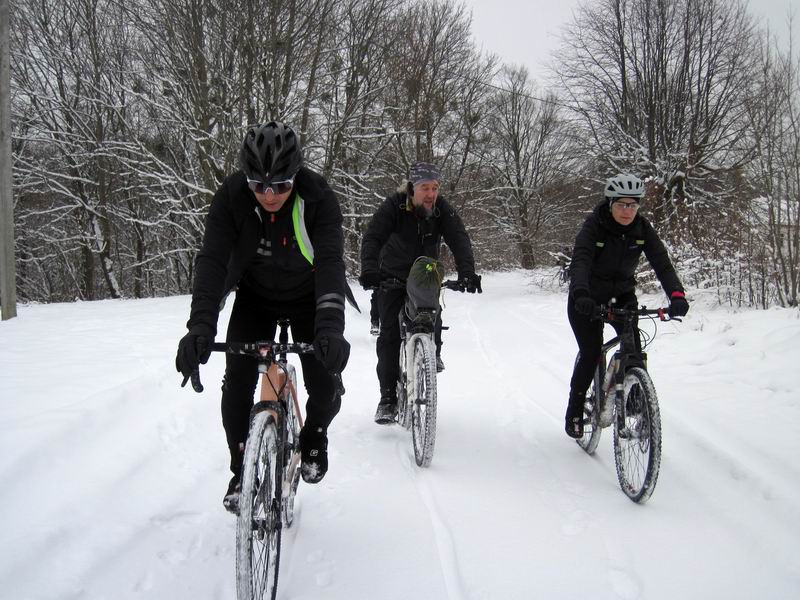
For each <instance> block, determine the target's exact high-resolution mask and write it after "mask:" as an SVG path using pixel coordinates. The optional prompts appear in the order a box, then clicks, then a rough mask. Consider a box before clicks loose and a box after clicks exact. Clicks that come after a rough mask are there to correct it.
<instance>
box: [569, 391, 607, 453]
mask: <svg viewBox="0 0 800 600" xmlns="http://www.w3.org/2000/svg"><path fill="white" fill-rule="evenodd" d="M601 393H602V391H601ZM610 401H611V400H610V399H608V398H606V402H610ZM599 414H600V404H599V402H598V401H597V387H596V386H595V384H594V383H592V388H591V390H590V395H589V396H587V397H586V402H585V403H584V405H583V437H581V438H578V439H577V440H575V442H576V443H577V444H578V446H580V447H581V448H583V449H584V450H585V451H586V454H594V451H595V450H597V445H598V444H599V443H600V434H601V433H602V431H603V430H602V428H601V427H600V423H599V421H598V418H597V417H598V415H599Z"/></svg>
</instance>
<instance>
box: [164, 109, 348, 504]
mask: <svg viewBox="0 0 800 600" xmlns="http://www.w3.org/2000/svg"><path fill="white" fill-rule="evenodd" d="M239 166H240V169H241V170H239V171H236V172H235V173H233V174H232V175H230V176H228V177H226V178H225V180H224V181H223V182H222V185H221V186H220V187H219V189H218V190H217V192H216V194H215V195H214V199H213V200H212V202H211V207H210V209H209V212H208V217H207V219H206V228H205V233H204V235H203V247H202V249H201V250H200V253H199V254H198V255H197V262H196V265H195V276H194V286H193V291H192V307H191V314H190V317H189V321H188V322H187V324H186V325H187V327H188V329H189V333H187V334H186V335H185V336H184V337H183V338H182V339H181V340H180V344H179V345H178V354H177V357H176V359H175V365H176V368H177V369H178V371H180V372H181V373H182V374H183V375H184V377H188V376H189V375H190V374H191V373H192V372H193V371H194V370H195V369H197V367H198V365H199V364H200V363H203V364H205V362H206V361H207V360H208V357H209V354H210V348H209V345H210V344H211V343H212V342H213V340H214V336H215V335H216V333H217V318H218V316H219V311H220V310H221V308H222V304H223V303H224V299H225V297H226V295H227V294H228V293H229V292H231V291H233V290H234V289H235V290H236V299H235V301H234V303H233V309H232V311H231V316H230V321H229V323H228V331H227V336H226V339H227V341H228V342H254V341H257V340H271V339H273V337H274V335H275V329H276V324H277V320H278V319H279V318H288V319H289V320H290V322H291V329H292V337H293V339H294V341H295V342H307V343H311V342H313V344H314V349H315V355H316V356H312V355H300V362H301V364H302V369H303V379H304V381H305V385H306V389H307V390H308V401H307V404H306V413H307V416H306V422H305V426H304V427H303V429H302V431H301V432H300V447H301V456H302V462H301V473H302V475H303V479H304V480H305V481H306V482H308V483H317V482H318V481H320V480H321V479H322V477H323V476H324V475H325V473H326V471H327V469H328V454H327V445H328V438H327V428H328V425H329V424H330V423H331V421H332V420H333V418H334V416H335V415H336V414H337V413H338V412H339V408H340V406H341V399H340V398H339V395H338V393H337V391H336V390H337V386H336V383H335V380H334V374H338V373H341V371H342V369H344V367H345V365H346V364H347V359H348V357H349V354H350V345H349V344H348V343H347V341H346V340H345V339H344V336H343V333H344V304H345V295H346V294H349V289H348V288H347V282H346V280H345V268H344V259H343V252H344V236H343V232H342V213H341V210H340V209H339V202H338V200H337V199H336V196H335V195H334V193H333V191H332V190H331V188H330V187H329V186H328V183H327V182H326V181H325V179H324V178H323V177H322V176H321V175H318V174H317V173H315V172H313V171H311V170H310V169H308V168H306V167H304V166H303V154H302V151H301V148H300V141H299V139H298V137H297V135H296V133H295V132H294V130H293V129H292V128H291V127H288V126H286V125H284V124H283V123H279V122H274V121H273V122H270V123H266V124H264V125H255V126H253V127H250V128H249V129H248V130H247V133H246V134H245V137H244V140H243V142H242V146H241V149H240V151H239ZM257 382H258V372H257V363H256V360H255V359H254V358H252V357H248V356H241V355H239V356H237V355H234V354H226V367H225V377H224V379H223V383H222V424H223V426H224V428H225V434H226V437H227V441H228V449H229V450H230V455H231V463H230V468H231V471H232V472H233V477H232V478H231V481H230V484H229V486H228V491H227V493H226V494H225V498H224V500H223V503H224V504H225V507H226V508H228V510H231V511H233V512H235V510H236V508H237V504H238V494H239V490H240V489H241V488H240V484H239V478H240V475H241V468H242V458H243V454H242V453H243V450H244V444H245V440H246V438H247V431H248V426H249V417H250V409H251V407H252V403H253V393H254V391H255V387H256V383H257Z"/></svg>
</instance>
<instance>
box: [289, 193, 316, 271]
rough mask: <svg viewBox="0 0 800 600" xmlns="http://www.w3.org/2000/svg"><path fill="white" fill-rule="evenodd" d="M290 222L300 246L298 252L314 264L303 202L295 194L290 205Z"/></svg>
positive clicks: (298, 195) (312, 248) (312, 247)
mask: <svg viewBox="0 0 800 600" xmlns="http://www.w3.org/2000/svg"><path fill="white" fill-rule="evenodd" d="M292 224H293V225H294V237H295V239H296V240H297V245H298V246H300V253H301V254H302V255H303V256H305V258H306V260H307V261H308V262H309V263H310V264H312V265H313V264H314V246H312V245H311V238H310V237H308V231H306V220H305V202H303V199H302V198H301V197H300V194H297V195H296V196H295V199H294V206H293V207H292Z"/></svg>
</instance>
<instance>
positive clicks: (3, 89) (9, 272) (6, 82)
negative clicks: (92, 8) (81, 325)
mask: <svg viewBox="0 0 800 600" xmlns="http://www.w3.org/2000/svg"><path fill="white" fill-rule="evenodd" d="M8 2H9V0H0V310H2V319H3V321H5V320H7V319H11V318H12V317H16V316H17V284H16V277H17V269H16V265H15V259H14V195H13V190H12V185H11V57H10V56H9V54H10V49H11V44H10V42H9V35H10V34H9V30H10V24H9V20H10V16H11V14H10V11H9V6H8Z"/></svg>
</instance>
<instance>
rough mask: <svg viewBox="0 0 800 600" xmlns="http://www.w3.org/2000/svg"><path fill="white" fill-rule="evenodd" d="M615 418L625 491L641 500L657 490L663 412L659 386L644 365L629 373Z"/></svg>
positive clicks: (616, 458)
mask: <svg viewBox="0 0 800 600" xmlns="http://www.w3.org/2000/svg"><path fill="white" fill-rule="evenodd" d="M616 411H617V414H616V415H615V419H614V462H615V463H616V466H617V479H619V485H620V487H621V488H622V491H623V492H625V495H626V496H628V498H630V499H631V500H633V501H634V502H638V503H643V502H646V501H647V499H648V498H650V496H651V495H652V494H653V491H654V490H655V487H656V482H657V481H658V470H659V467H660V465H661V414H660V412H659V410H658V397H657V396H656V390H655V386H654V385H653V381H652V380H651V379H650V375H648V374H647V371H645V370H644V369H642V368H639V367H635V368H632V369H630V370H628V372H627V373H626V374H625V383H624V394H623V398H622V403H621V405H619V406H617V407H616Z"/></svg>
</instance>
